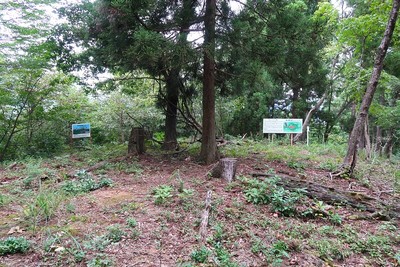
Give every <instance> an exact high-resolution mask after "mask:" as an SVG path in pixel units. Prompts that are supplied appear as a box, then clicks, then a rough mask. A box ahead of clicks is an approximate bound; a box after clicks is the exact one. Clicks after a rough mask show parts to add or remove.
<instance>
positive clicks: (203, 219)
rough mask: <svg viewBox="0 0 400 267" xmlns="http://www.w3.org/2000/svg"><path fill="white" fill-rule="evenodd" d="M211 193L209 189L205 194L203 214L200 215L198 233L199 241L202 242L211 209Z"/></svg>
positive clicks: (205, 234) (204, 238)
mask: <svg viewBox="0 0 400 267" xmlns="http://www.w3.org/2000/svg"><path fill="white" fill-rule="evenodd" d="M211 195H212V191H211V190H209V191H208V192H207V196H206V201H205V207H204V211H203V214H202V215H201V223H200V230H199V235H200V242H201V243H202V244H204V243H205V242H206V237H207V226H208V217H209V216H210V210H211Z"/></svg>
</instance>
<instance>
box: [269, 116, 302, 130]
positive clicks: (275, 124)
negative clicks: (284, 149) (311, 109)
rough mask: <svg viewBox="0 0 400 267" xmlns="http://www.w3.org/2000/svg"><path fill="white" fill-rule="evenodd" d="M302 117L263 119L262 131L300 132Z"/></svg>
mask: <svg viewBox="0 0 400 267" xmlns="http://www.w3.org/2000/svg"><path fill="white" fill-rule="evenodd" d="M302 128H303V119H264V120H263V133H301V132H302Z"/></svg>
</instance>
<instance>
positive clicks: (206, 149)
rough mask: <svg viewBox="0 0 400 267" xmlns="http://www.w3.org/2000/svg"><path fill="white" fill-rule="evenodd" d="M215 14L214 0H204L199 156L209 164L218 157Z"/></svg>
mask: <svg viewBox="0 0 400 267" xmlns="http://www.w3.org/2000/svg"><path fill="white" fill-rule="evenodd" d="M215 15H216V0H206V13H205V17H204V26H205V29H204V30H205V36H204V48H203V49H204V74H203V135H202V142H201V151H200V158H201V159H202V160H203V161H204V162H205V163H206V164H210V163H212V162H214V161H216V160H217V159H218V151H217V144H216V139H215V128H216V126H215V62H214V57H215Z"/></svg>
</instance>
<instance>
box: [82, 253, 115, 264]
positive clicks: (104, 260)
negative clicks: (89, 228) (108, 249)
mask: <svg viewBox="0 0 400 267" xmlns="http://www.w3.org/2000/svg"><path fill="white" fill-rule="evenodd" d="M86 264H87V267H108V266H112V265H113V261H112V260H111V259H109V258H108V257H107V256H106V255H104V254H97V255H96V256H95V257H94V258H93V259H91V260H89V261H87V262H86Z"/></svg>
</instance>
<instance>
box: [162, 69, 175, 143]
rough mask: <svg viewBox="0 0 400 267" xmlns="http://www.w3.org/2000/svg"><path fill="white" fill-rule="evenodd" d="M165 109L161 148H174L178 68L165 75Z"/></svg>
mask: <svg viewBox="0 0 400 267" xmlns="http://www.w3.org/2000/svg"><path fill="white" fill-rule="evenodd" d="M166 87H167V95H166V111H165V113H166V114H165V136H164V143H163V146H162V147H163V149H165V150H174V149H177V147H178V141H177V137H178V135H177V131H176V126H177V114H178V108H177V107H178V101H179V70H177V69H174V70H171V71H170V73H169V74H168V75H167V77H166Z"/></svg>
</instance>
